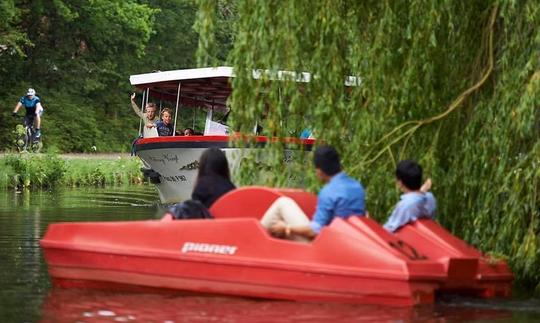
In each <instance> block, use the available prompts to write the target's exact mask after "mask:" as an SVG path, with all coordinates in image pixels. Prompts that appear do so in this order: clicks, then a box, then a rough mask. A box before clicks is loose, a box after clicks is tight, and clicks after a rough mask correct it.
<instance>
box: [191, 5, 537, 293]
mask: <svg viewBox="0 0 540 323" xmlns="http://www.w3.org/2000/svg"><path fill="white" fill-rule="evenodd" d="M212 3H214V4H215V2H212V1H200V10H201V11H202V13H199V17H201V19H204V20H205V21H202V22H199V25H200V26H202V27H203V28H200V32H201V38H202V39H205V41H206V42H203V43H202V46H200V48H199V52H198V53H199V55H200V56H201V57H200V58H199V62H213V61H216V58H215V55H213V53H214V52H213V51H212V48H214V47H215V45H213V44H212V43H211V41H212V40H213V39H215V35H216V34H217V31H216V30H215V29H216V26H217V18H216V17H217V16H218V15H217V14H216V13H219V10H220V9H219V6H216V5H211V4H212ZM234 4H235V10H236V12H237V20H236V21H235V23H234V26H233V31H232V34H233V45H232V50H231V52H230V55H229V57H228V60H229V61H230V63H231V64H232V65H233V66H234V68H235V72H236V74H237V76H238V77H237V78H235V79H234V81H233V88H234V92H233V95H232V98H231V100H230V103H231V105H232V109H233V111H235V114H234V121H235V127H236V128H237V129H240V130H242V131H249V130H250V127H252V125H253V119H254V118H257V116H260V115H261V114H262V113H263V112H264V111H265V109H268V107H269V110H268V116H267V119H266V121H265V123H266V128H267V129H268V131H269V133H270V134H277V135H288V134H290V131H291V129H293V132H294V131H299V130H300V129H302V128H304V127H309V128H311V129H313V131H314V132H315V134H316V137H317V138H318V139H320V140H322V141H325V142H327V143H329V144H332V145H334V146H336V147H337V148H338V150H339V151H341V153H342V159H343V164H344V166H345V169H346V171H347V172H349V173H350V174H352V175H353V176H355V177H357V178H359V179H360V180H361V181H362V182H363V183H364V184H365V186H366V188H367V204H368V209H369V211H370V213H371V214H372V215H374V217H375V218H377V219H379V220H380V221H383V220H384V219H386V217H387V216H388V214H389V212H390V210H391V208H392V206H393V205H394V204H395V203H396V201H397V200H398V196H399V195H398V191H397V189H395V184H394V176H393V174H394V168H395V165H396V163H397V161H398V160H401V159H406V158H408V159H415V160H417V161H419V162H420V163H421V165H422V166H423V167H424V171H425V174H426V175H427V176H430V177H432V178H433V181H434V183H435V184H434V192H435V195H436V196H437V198H438V200H439V210H438V214H439V215H438V221H440V222H441V223H442V224H443V225H444V226H445V227H446V228H448V229H450V230H451V231H453V232H454V233H456V234H457V235H458V236H461V237H464V238H465V239H466V240H467V241H469V242H470V243H472V244H473V245H476V246H478V247H479V248H480V249H481V250H483V251H484V252H490V253H492V254H494V255H498V256H501V257H507V258H509V259H510V263H511V264H512V267H513V269H514V271H515V272H516V274H517V277H518V278H520V280H521V281H522V282H534V283H535V284H538V282H539V281H540V269H539V268H540V222H539V216H540V214H539V213H540V208H539V201H540V199H539V198H540V171H539V170H540V167H539V166H540V140H539V138H540V113H539V111H540V110H539V109H538V105H539V103H540V89H539V86H540V59H539V57H540V29H539V28H537V26H539V25H540V4H539V3H538V2H537V1H510V0H508V1H506V0H492V1H483V0H482V1H456V0H442V1H440V0H427V1H425V0H403V1H349V0H336V1H308V0H294V1H292V0H291V1H276V0H269V1H259V2H256V3H254V2H252V1H244V0H238V1H235V2H234ZM212 19H213V21H212ZM206 20H209V21H206ZM212 27H213V28H214V29H212ZM208 42H210V43H208ZM260 68H263V69H269V70H270V73H269V74H267V75H268V78H270V77H272V71H273V72H276V71H278V70H290V71H295V72H298V73H300V72H310V73H312V78H311V81H310V82H309V83H298V82H286V81H284V82H271V83H269V82H267V81H268V78H262V79H259V80H254V79H253V78H252V77H251V70H252V69H260ZM291 75H292V74H291ZM297 75H298V74H297ZM349 75H350V76H356V77H359V79H360V80H361V82H360V84H359V86H352V87H347V86H346V85H345V78H346V76H349ZM258 89H265V90H264V91H263V92H264V93H266V95H260V93H261V91H257V90H258ZM284 116H286V118H284ZM284 120H286V122H287V123H288V124H291V123H292V126H287V127H285V126H283V125H284ZM295 129H296V130H295ZM296 134H298V132H296ZM273 149H274V151H275V153H274V154H270V156H272V161H273V163H274V166H273V167H274V168H273V169H274V170H276V169H279V170H280V171H274V172H273V174H274V175H273V176H266V177H262V179H261V182H263V183H264V184H270V185H283V184H284V183H286V179H287V176H289V174H288V172H287V167H285V166H284V165H283V157H282V156H283V154H282V153H280V150H282V149H283V147H282V146H280V145H279V144H277V145H276V146H275V147H273ZM297 167H298V168H297V169H295V170H294V172H296V173H298V174H312V172H310V170H309V168H310V167H311V165H310V164H307V166H302V165H297ZM302 167H308V169H305V168H304V169H302ZM247 171H249V170H247ZM246 178H250V179H251V180H252V179H253V177H251V176H250V177H246ZM315 183H316V181H315V179H314V177H313V176H311V177H309V178H308V184H311V185H312V187H314V186H315ZM251 184H253V183H251ZM539 288H540V285H539Z"/></svg>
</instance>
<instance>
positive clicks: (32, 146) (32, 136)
mask: <svg viewBox="0 0 540 323" xmlns="http://www.w3.org/2000/svg"><path fill="white" fill-rule="evenodd" d="M22 118H23V124H18V125H17V126H16V127H15V135H16V138H15V145H16V146H17V149H18V150H19V152H32V153H39V152H40V151H41V148H43V143H42V142H41V140H40V138H36V130H35V128H34V118H32V117H28V116H24V117H22Z"/></svg>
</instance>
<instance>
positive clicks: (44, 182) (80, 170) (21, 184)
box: [0, 154, 143, 189]
mask: <svg viewBox="0 0 540 323" xmlns="http://www.w3.org/2000/svg"><path fill="white" fill-rule="evenodd" d="M141 166H142V165H141V162H140V161H139V160H138V159H137V158H130V157H127V158H121V157H119V158H117V159H106V158H103V159H101V158H80V159H64V158H62V157H61V156H59V155H55V154H46V155H37V154H9V155H5V156H4V157H2V158H0V188H3V189H12V188H14V189H20V188H41V189H43V188H50V187H55V186H66V187H76V186H112V185H121V184H140V183H142V182H143V176H142V173H141V171H140V167H141Z"/></svg>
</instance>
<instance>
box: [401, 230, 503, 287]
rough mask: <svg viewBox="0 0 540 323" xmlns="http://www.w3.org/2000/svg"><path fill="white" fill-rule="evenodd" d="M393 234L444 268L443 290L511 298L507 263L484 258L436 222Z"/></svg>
mask: <svg viewBox="0 0 540 323" xmlns="http://www.w3.org/2000/svg"><path fill="white" fill-rule="evenodd" d="M395 235H396V236H397V237H399V238H400V239H402V240H403V241H405V242H407V243H408V244H410V245H411V246H413V247H415V248H418V249H420V250H422V252H423V253H425V254H426V255H427V256H428V257H429V258H431V259H435V260H437V261H439V262H441V263H443V264H444V265H445V267H446V271H447V275H448V281H447V283H446V284H445V285H444V286H442V287H441V288H442V289H444V290H454V291H459V292H465V293H472V294H477V295H479V296H483V297H495V296H502V297H507V296H510V294H511V290H512V281H513V275H512V272H511V271H510V269H509V267H508V265H507V264H506V262H504V261H495V260H493V259H489V258H487V257H485V256H483V255H482V253H480V252H479V251H478V250H476V249H475V248H473V247H471V246H470V245H468V244H467V243H466V242H465V241H463V240H461V239H459V238H458V237H456V236H454V235H452V234H451V233H450V232H448V231H447V230H445V229H444V228H443V227H441V226H440V225H439V224H437V223H436V222H434V221H432V220H428V219H421V220H418V221H415V222H414V223H411V224H408V225H406V226H404V227H403V228H401V229H400V230H398V231H397V232H396V234H395Z"/></svg>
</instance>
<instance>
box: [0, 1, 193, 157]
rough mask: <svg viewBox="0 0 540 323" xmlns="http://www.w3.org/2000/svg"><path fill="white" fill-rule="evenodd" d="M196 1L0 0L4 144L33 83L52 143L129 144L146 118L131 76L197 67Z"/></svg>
mask: <svg viewBox="0 0 540 323" xmlns="http://www.w3.org/2000/svg"><path fill="white" fill-rule="evenodd" d="M196 11H197V6H196V3H195V2H194V1H174V0H152V1H134V0H126V1H119V0H113V1H109V0H93V1H83V0H76V1H63V0H54V1H43V0H37V1H14V0H0V75H1V82H0V83H1V84H2V87H1V88H0V107H2V110H1V112H0V118H1V119H0V124H1V125H0V127H1V129H2V131H1V132H0V150H5V149H10V148H12V147H13V144H12V139H13V135H12V129H13V128H14V126H15V124H16V123H17V122H20V120H16V119H13V118H11V116H10V115H11V111H12V110H13V108H14V107H15V104H16V103H17V101H18V100H19V98H20V97H21V96H22V95H24V93H25V91H26V89H27V88H28V87H33V88H35V89H36V91H37V93H38V95H39V96H40V98H41V100H42V103H43V106H44V108H45V114H44V116H43V125H42V128H43V135H44V146H45V149H48V150H60V151H90V149H91V147H92V146H96V147H97V148H98V150H100V151H110V150H114V151H127V150H129V149H130V144H131V142H132V141H133V139H134V138H135V137H136V136H137V129H138V128H137V127H138V124H139V121H138V119H137V117H135V116H134V114H133V112H132V110H131V107H130V105H129V94H130V92H131V91H133V89H132V88H131V86H130V85H129V75H130V74H137V73H145V72H151V71H153V70H167V69H178V68H187V67H192V66H193V65H194V64H195V55H194V54H195V51H196V49H197V41H198V39H197V34H196V32H195V30H194V29H193V24H194V21H195V15H196Z"/></svg>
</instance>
